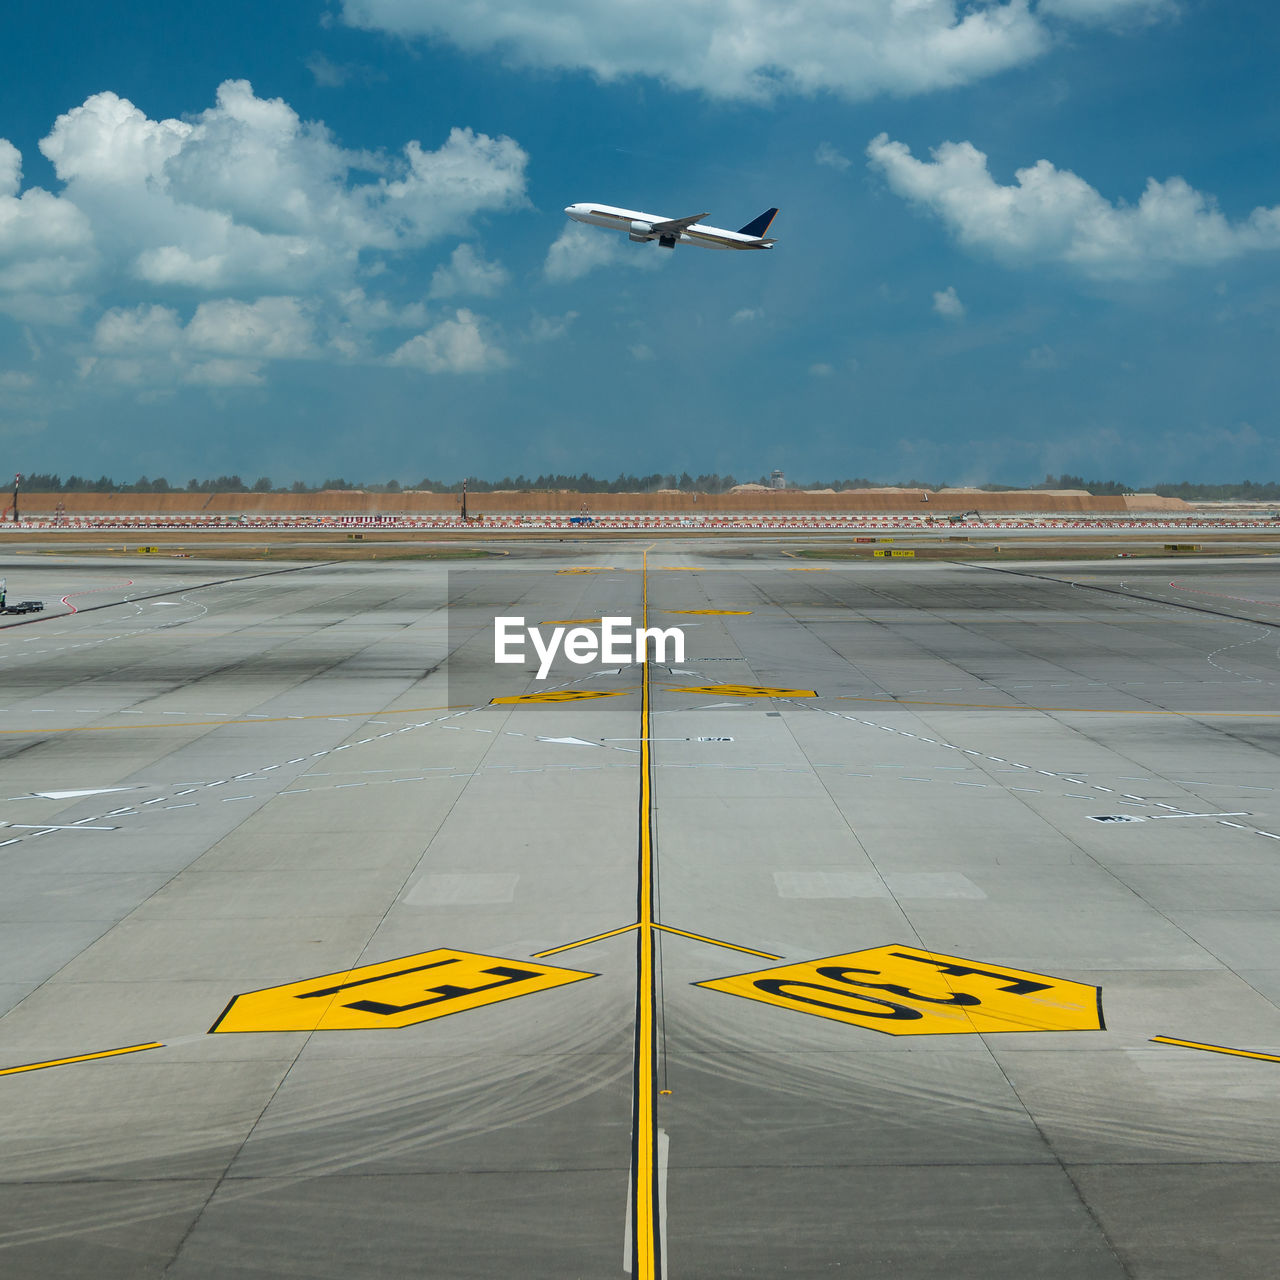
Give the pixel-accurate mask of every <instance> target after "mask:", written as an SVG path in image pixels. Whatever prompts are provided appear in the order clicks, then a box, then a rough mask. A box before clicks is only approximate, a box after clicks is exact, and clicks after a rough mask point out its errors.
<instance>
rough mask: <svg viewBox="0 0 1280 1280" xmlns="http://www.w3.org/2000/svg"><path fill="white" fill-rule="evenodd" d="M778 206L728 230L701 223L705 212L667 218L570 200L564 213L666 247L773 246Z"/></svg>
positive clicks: (745, 247)
mask: <svg viewBox="0 0 1280 1280" xmlns="http://www.w3.org/2000/svg"><path fill="white" fill-rule="evenodd" d="M777 212H778V211H777V209H766V210H765V211H764V213H762V214H761V215H760V216H759V217H758V218H754V219H752V221H750V222H748V223H747V225H746V226H745V227H743V228H741V230H738V231H726V230H725V229H724V228H723V227H705V226H698V225H697V224H698V223H700V222H701V221H702V220H703V218H706V217H708V216H710V215H708V214H705V213H694V214H690V215H689V217H687V218H664V217H662V216H661V215H659V214H656V213H641V212H640V211H639V210H638V209H618V208H615V207H614V206H613V205H611V204H591V203H584V204H571V205H569V206H568V207H567V208H566V209H565V213H567V214H568V215H569V217H571V218H572V219H573V220H574V222H585V223H588V224H589V225H591V226H593V227H611V228H612V229H613V230H615V231H625V232H626V233H627V235H628V236H629V237H630V238H631V239H632V240H634V241H636V242H637V243H643V242H644V241H646V240H656V241H657V242H658V243H659V244H660V245H661V246H662V247H663V248H664V249H674V248H675V247H676V245H678V244H696V245H699V246H701V247H702V248H703V249H772V248H773V246H774V244H775V243H776V242H775V241H773V240H771V239H769V237H768V236H767V235H766V234H765V233H766V232H767V231H768V230H769V224H770V223H771V222H772V221H773V218H774V215H775V214H776V213H777Z"/></svg>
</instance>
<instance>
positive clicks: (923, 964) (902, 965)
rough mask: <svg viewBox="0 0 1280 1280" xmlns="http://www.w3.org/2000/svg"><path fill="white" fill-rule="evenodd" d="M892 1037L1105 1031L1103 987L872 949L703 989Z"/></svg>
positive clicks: (896, 949) (904, 950)
mask: <svg viewBox="0 0 1280 1280" xmlns="http://www.w3.org/2000/svg"><path fill="white" fill-rule="evenodd" d="M694 985H695V986H699V987H710V988H711V989H712V990H713V991H724V992H727V993H728V994H729V995H734V996H745V997H746V998H747V999H748V1000H761V1001H763V1002H764V1003H765V1004H773V1005H777V1006H778V1007H779V1008H783V1009H794V1010H796V1011H798V1012H800V1013H812V1014H816V1015H817V1016H818V1017H820V1018H831V1019H832V1020H833V1021H835V1022H847V1023H851V1024H852V1025H853V1026H855V1027H867V1028H869V1029H870V1030H872V1031H883V1032H885V1033H887V1034H888V1035H892V1036H927V1035H935V1036H936V1035H976V1034H980V1033H983V1032H992V1031H1100V1030H1103V1029H1104V1028H1105V1024H1104V1023H1103V1020H1102V989H1101V988H1100V987H1093V986H1089V985H1087V984H1086V983H1083V982H1073V981H1071V980H1070V979H1067V978H1051V977H1048V976H1046V975H1045V974H1040V973H1028V972H1026V971H1025V970H1022V969H1010V968H1008V967H1006V966H1004V965H995V964H984V963H982V962H981V961H979V960H965V959H963V958H962V957H960V956H943V955H937V954H935V953H933V952H929V951H921V950H919V949H918V948H916V947H909V946H887V947H872V948H870V949H869V950H866V951H851V952H849V954H847V955H842V956H827V957H825V958H824V959H821V960H804V961H801V962H800V963H799V964H787V965H782V966H780V967H779V968H776V969H761V970H758V971H757V972H755V973H743V974H736V975H734V976H732V977H729V978H715V979H713V980H711V981H710V982H698V983H695V984H694Z"/></svg>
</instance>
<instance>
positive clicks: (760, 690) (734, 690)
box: [671, 684, 818, 698]
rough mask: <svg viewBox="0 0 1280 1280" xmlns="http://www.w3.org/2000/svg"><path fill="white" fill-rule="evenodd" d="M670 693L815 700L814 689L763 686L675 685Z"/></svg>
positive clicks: (815, 693) (815, 692)
mask: <svg viewBox="0 0 1280 1280" xmlns="http://www.w3.org/2000/svg"><path fill="white" fill-rule="evenodd" d="M671 692H672V693H707V694H722V695H724V696H726V697H731V698H816V697H817V696H818V694H817V691H816V690H814V689H776V688H774V687H773V686H771V685H763V684H685V685H676V686H674V687H673V688H672V690H671Z"/></svg>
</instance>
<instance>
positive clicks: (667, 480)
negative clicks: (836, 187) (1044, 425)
mask: <svg viewBox="0 0 1280 1280" xmlns="http://www.w3.org/2000/svg"><path fill="white" fill-rule="evenodd" d="M464 483H465V484H466V486H467V489H468V491H469V492H471V493H492V492H494V491H496V490H504V489H505V490H511V489H514V490H524V491H529V490H534V491H536V490H560V489H567V490H570V491H572V492H575V493H653V492H655V491H657V490H659V489H681V490H685V491H693V492H697V493H725V492H727V491H728V490H729V489H732V488H733V487H734V486H735V485H737V484H739V483H742V482H741V481H739V480H737V479H736V478H735V477H734V476H732V475H723V476H722V475H719V474H717V473H710V474H702V475H697V476H692V475H690V474H689V473H688V472H687V471H682V472H680V474H679V475H677V474H675V473H674V472H666V473H662V472H656V471H655V472H653V473H652V474H650V475H643V476H637V475H630V474H626V473H624V474H621V475H619V476H618V477H617V478H616V479H615V480H601V479H597V478H596V477H595V476H592V475H589V474H588V473H586V472H585V471H584V472H583V473H582V474H581V475H576V476H572V475H561V474H558V473H551V474H546V475H539V476H536V477H533V478H530V477H529V476H525V475H517V476H503V477H502V479H500V480H483V479H479V478H476V477H470V478H468V479H467V480H466V481H463V480H452V481H444V480H432V479H431V478H429V477H426V478H424V479H422V480H420V481H419V482H418V483H417V484H415V485H405V484H401V483H400V482H399V481H398V480H388V481H386V482H385V483H382V484H371V483H363V484H357V483H355V482H354V481H351V480H347V479H345V478H343V477H341V476H336V477H331V478H329V479H326V480H325V481H324V482H323V483H321V484H307V483H306V482H305V481H302V480H294V481H292V482H291V483H289V484H279V485H278V484H276V483H274V482H273V481H272V479H271V478H270V477H269V476H259V477H258V478H257V479H256V480H254V481H253V482H252V483H248V482H246V481H245V480H243V479H242V478H241V477H240V476H238V475H229V476H228V475H222V476H216V477H214V478H211V479H206V480H199V479H195V478H192V479H190V480H188V481H187V483H186V484H185V485H180V484H179V485H173V484H170V483H169V481H168V480H166V479H164V477H157V478H156V479H154V480H153V479H149V478H148V477H147V476H139V477H138V479H137V480H135V481H133V483H132V484H125V483H120V482H117V481H115V480H113V479H111V477H109V476H99V477H98V478H97V479H96V480H93V479H90V478H88V477H86V476H78V475H70V476H68V477H67V478H66V479H65V480H64V479H63V478H62V477H61V476H60V475H57V474H53V473H43V472H33V473H32V474H30V475H24V476H23V477H22V488H23V489H24V490H26V491H27V492H30V493H293V494H307V493H319V492H321V491H323V490H326V489H345V490H359V491H363V492H365V493H404V492H411V491H415V490H417V491H426V492H428V493H460V492H461V491H462V487H463V484H464ZM753 483H756V484H760V485H765V486H769V484H770V482H769V478H768V477H767V476H761V477H760V478H759V479H758V480H756V481H754V482H753ZM884 484H885V482H884V481H876V480H869V479H867V478H866V477H865V476H857V477H854V478H851V479H843V480H816V481H812V482H809V483H805V484H800V483H797V482H795V481H788V483H787V488H788V489H835V490H837V491H839V490H842V489H873V488H880V487H883V486H884ZM895 484H896V485H897V487H900V488H904V489H931V490H936V489H944V488H947V487H948V485H947V484H946V483H944V482H939V481H922V480H916V479H911V480H899V481H896V482H895ZM973 487H976V488H977V489H979V490H981V491H984V492H987V493H1009V492H1014V491H1018V490H1036V489H1085V490H1087V491H1088V492H1089V493H1092V494H1094V495H1095V496H1100V497H1109V496H1119V495H1123V494H1126V493H1132V492H1134V486H1132V485H1129V484H1125V483H1124V482H1122V481H1119V480H1086V479H1084V478H1083V477H1082V476H1077V475H1071V474H1069V473H1066V472H1064V473H1063V474H1061V475H1046V476H1045V478H1044V479H1043V480H1042V481H1041V482H1040V483H1039V484H1026V485H1011V484H983V485H977V486H973ZM1143 492H1147V493H1158V494H1160V495H1161V496H1162V497H1166V498H1182V499H1184V500H1188V501H1228V500H1231V499H1237V500H1243V501H1253V502H1278V501H1280V481H1275V480H1269V481H1256V480H1242V481H1240V482H1239V483H1222V484H1200V483H1196V482H1194V481H1191V480H1182V481H1179V482H1177V483H1166V484H1154V485H1147V486H1144V487H1143Z"/></svg>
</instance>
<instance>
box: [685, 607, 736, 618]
mask: <svg viewBox="0 0 1280 1280" xmlns="http://www.w3.org/2000/svg"><path fill="white" fill-rule="evenodd" d="M666 612H667V613H678V614H682V615H687V616H688V617H690V618H747V617H750V616H751V610H750V609H668V610H666Z"/></svg>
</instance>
